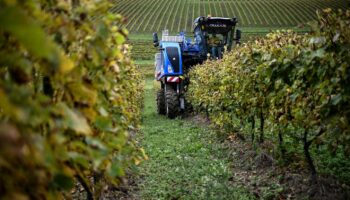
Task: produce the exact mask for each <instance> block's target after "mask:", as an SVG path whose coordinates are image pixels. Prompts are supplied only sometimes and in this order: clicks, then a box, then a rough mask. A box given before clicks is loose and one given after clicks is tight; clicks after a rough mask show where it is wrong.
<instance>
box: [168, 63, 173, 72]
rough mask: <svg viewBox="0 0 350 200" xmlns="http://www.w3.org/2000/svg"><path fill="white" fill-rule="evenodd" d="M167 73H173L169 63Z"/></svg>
mask: <svg viewBox="0 0 350 200" xmlns="http://www.w3.org/2000/svg"><path fill="white" fill-rule="evenodd" d="M168 73H174V71H173V68H172V67H171V65H168Z"/></svg>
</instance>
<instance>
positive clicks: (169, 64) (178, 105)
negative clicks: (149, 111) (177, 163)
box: [153, 17, 241, 118]
mask: <svg viewBox="0 0 350 200" xmlns="http://www.w3.org/2000/svg"><path fill="white" fill-rule="evenodd" d="M236 24H237V20H236V18H221V17H198V18H196V19H195V20H194V23H193V34H194V36H193V39H192V38H190V37H186V35H185V33H184V32H181V33H179V34H178V35H176V36H170V35H169V32H168V31H167V30H164V31H163V32H162V36H161V40H160V41H159V39H158V34H157V33H153V44H154V46H155V47H158V48H159V53H156V55H155V78H156V80H157V81H159V82H160V85H161V88H160V89H159V90H158V91H157V112H158V114H162V115H166V116H167V117H169V118H175V117H176V116H178V115H179V114H180V113H182V112H184V111H185V110H187V109H188V108H189V107H190V106H189V104H188V102H187V101H186V99H185V92H186V90H187V87H188V84H189V78H188V77H186V74H187V73H188V71H189V70H190V68H191V67H192V66H194V65H197V64H202V63H203V62H204V61H205V60H207V59H221V58H222V56H223V53H224V52H225V51H230V50H231V49H232V46H233V43H234V41H235V43H239V42H240V38H241V31H240V30H235V29H236Z"/></svg>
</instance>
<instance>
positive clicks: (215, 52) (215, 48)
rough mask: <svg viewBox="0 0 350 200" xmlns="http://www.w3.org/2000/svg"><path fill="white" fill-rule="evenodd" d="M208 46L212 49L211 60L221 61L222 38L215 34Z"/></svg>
mask: <svg viewBox="0 0 350 200" xmlns="http://www.w3.org/2000/svg"><path fill="white" fill-rule="evenodd" d="M208 44H209V46H210V48H211V58H212V59H220V58H221V57H222V56H221V52H222V51H221V48H222V47H221V40H220V38H219V37H218V36H217V35H216V34H215V33H213V35H212V37H211V38H209V41H208Z"/></svg>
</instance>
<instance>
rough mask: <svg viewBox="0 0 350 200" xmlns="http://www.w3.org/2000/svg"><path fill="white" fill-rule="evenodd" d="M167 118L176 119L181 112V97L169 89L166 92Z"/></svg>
mask: <svg viewBox="0 0 350 200" xmlns="http://www.w3.org/2000/svg"><path fill="white" fill-rule="evenodd" d="M165 107H166V116H167V117H169V118H170V119H173V118H175V117H176V116H177V115H178V112H179V107H180V104H179V97H178V94H177V93H176V91H175V90H174V89H172V88H171V87H168V88H167V90H166V91H165Z"/></svg>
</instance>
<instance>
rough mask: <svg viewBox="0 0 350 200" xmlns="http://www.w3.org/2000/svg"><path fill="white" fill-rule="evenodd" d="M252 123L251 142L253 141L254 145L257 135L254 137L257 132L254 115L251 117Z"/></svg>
mask: <svg viewBox="0 0 350 200" xmlns="http://www.w3.org/2000/svg"><path fill="white" fill-rule="evenodd" d="M251 123H252V129H251V133H250V134H251V140H252V144H253V143H254V137H255V135H254V132H255V116H254V115H252V116H251Z"/></svg>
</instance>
